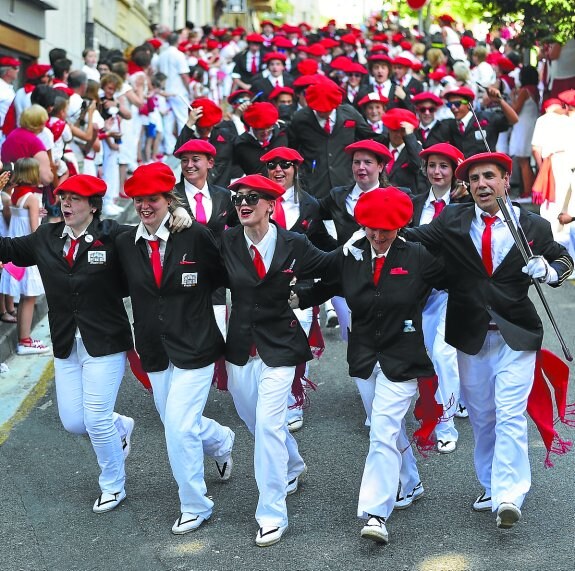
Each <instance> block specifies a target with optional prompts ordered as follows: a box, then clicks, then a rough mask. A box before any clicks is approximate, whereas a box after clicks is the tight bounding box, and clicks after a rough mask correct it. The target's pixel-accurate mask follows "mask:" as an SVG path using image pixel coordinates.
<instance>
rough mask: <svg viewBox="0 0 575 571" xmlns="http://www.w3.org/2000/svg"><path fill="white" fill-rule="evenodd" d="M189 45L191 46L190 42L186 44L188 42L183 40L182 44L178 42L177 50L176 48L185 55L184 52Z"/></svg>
mask: <svg viewBox="0 0 575 571" xmlns="http://www.w3.org/2000/svg"><path fill="white" fill-rule="evenodd" d="M191 45H192V44H190V42H188V40H184V41H183V42H180V43H179V44H178V46H177V48H178V50H180V51H181V52H183V53H185V52H186V51H187V50H188V49H189V47H190V46H191Z"/></svg>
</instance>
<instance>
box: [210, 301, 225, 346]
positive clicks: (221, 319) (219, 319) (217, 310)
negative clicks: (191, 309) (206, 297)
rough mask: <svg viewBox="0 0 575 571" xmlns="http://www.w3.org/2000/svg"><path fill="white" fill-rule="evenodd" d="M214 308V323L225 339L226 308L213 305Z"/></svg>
mask: <svg viewBox="0 0 575 571" xmlns="http://www.w3.org/2000/svg"><path fill="white" fill-rule="evenodd" d="M212 307H213V308H214V317H215V318H216V323H217V325H218V328H219V330H220V333H221V334H222V337H223V338H224V339H225V338H226V335H227V330H228V328H227V326H226V313H227V308H226V306H225V305H224V304H221V305H213V306H212Z"/></svg>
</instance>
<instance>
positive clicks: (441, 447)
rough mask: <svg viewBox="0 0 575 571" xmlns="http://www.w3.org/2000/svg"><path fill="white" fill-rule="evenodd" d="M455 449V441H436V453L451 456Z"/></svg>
mask: <svg viewBox="0 0 575 571" xmlns="http://www.w3.org/2000/svg"><path fill="white" fill-rule="evenodd" d="M456 448H457V442H456V441H455V440H438V441H437V451H438V452H439V453H440V454H451V453H452V452H455V449H456Z"/></svg>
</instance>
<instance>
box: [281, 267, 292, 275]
mask: <svg viewBox="0 0 575 571" xmlns="http://www.w3.org/2000/svg"><path fill="white" fill-rule="evenodd" d="M282 274H293V270H292V269H291V268H288V269H287V270H282Z"/></svg>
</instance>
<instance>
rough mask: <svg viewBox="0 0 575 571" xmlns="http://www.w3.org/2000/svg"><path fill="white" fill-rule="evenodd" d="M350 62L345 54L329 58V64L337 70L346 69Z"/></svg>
mask: <svg viewBox="0 0 575 571" xmlns="http://www.w3.org/2000/svg"><path fill="white" fill-rule="evenodd" d="M352 63H353V62H352V61H351V60H350V59H349V58H348V57H347V56H337V57H335V58H333V59H332V60H331V63H330V66H331V67H332V69H337V70H338V71H347V70H348V69H349V67H350V66H351V64H352Z"/></svg>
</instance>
